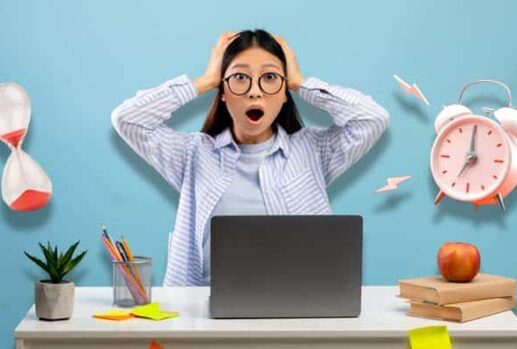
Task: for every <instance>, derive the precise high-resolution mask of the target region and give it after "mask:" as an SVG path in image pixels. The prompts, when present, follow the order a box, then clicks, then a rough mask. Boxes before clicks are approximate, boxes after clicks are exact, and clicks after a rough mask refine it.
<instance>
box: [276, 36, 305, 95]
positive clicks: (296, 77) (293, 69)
mask: <svg viewBox="0 0 517 349" xmlns="http://www.w3.org/2000/svg"><path fill="white" fill-rule="evenodd" d="M273 37H274V38H275V40H276V41H277V42H278V43H279V44H280V46H282V50H283V51H284V55H285V59H286V61H287V87H288V88H290V89H292V90H295V91H298V89H299V88H300V86H301V84H302V83H303V81H304V78H303V76H302V74H301V73H300V68H299V67H298V62H297V61H296V55H295V53H294V51H293V50H292V49H291V48H290V47H289V45H287V42H286V41H285V39H284V38H283V37H282V36H280V35H273Z"/></svg>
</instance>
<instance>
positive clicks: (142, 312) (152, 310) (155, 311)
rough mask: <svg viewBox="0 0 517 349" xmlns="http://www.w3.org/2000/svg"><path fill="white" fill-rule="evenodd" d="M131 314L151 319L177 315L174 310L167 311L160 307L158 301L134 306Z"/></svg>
mask: <svg viewBox="0 0 517 349" xmlns="http://www.w3.org/2000/svg"><path fill="white" fill-rule="evenodd" d="M131 314H133V315H134V316H138V317H143V318H147V319H151V320H165V319H170V318H173V317H177V316H179V314H178V313H176V312H168V311H164V310H162V309H160V304H159V303H158V302H153V303H149V304H146V305H142V306H140V307H136V308H134V309H133V310H132V311H131Z"/></svg>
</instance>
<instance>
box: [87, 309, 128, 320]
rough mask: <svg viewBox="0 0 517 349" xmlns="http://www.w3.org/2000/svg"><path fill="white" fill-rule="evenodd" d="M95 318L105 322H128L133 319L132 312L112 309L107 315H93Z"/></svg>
mask: <svg viewBox="0 0 517 349" xmlns="http://www.w3.org/2000/svg"><path fill="white" fill-rule="evenodd" d="M93 317H94V318H97V319H105V320H127V319H130V318H132V317H133V315H131V313H130V312H127V311H122V310H117V309H112V310H110V311H107V312H105V313H96V314H93Z"/></svg>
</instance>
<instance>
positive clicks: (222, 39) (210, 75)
mask: <svg viewBox="0 0 517 349" xmlns="http://www.w3.org/2000/svg"><path fill="white" fill-rule="evenodd" d="M237 36H238V33H237V32H224V33H222V34H221V35H220V36H219V39H218V40H217V43H216V45H215V47H214V48H213V49H212V54H211V56H210V60H209V61H208V65H207V67H206V70H205V73H204V74H203V75H202V76H201V77H199V78H197V79H196V80H194V85H195V86H196V89H197V91H198V93H199V94H202V93H204V92H207V91H209V90H211V89H213V88H216V87H217V86H219V83H220V82H221V78H222V77H221V69H222V64H223V55H224V52H225V51H226V48H227V47H228V45H230V43H231V42H232V41H233V40H234V39H235V38H236V37H237Z"/></svg>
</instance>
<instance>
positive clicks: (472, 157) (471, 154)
mask: <svg viewBox="0 0 517 349" xmlns="http://www.w3.org/2000/svg"><path fill="white" fill-rule="evenodd" d="M477 128H478V125H474V127H473V128H472V136H470V149H469V151H468V152H467V153H466V154H465V162H464V163H463V167H462V168H461V170H460V173H458V177H459V176H461V174H462V173H463V171H465V169H466V168H467V167H468V166H469V165H471V164H473V163H474V162H476V160H477V154H476V151H475V149H476V142H475V140H476V131H477Z"/></svg>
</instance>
